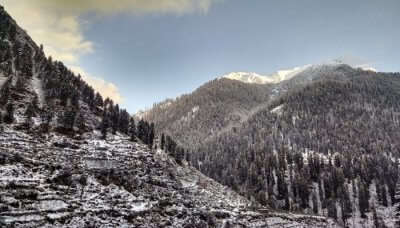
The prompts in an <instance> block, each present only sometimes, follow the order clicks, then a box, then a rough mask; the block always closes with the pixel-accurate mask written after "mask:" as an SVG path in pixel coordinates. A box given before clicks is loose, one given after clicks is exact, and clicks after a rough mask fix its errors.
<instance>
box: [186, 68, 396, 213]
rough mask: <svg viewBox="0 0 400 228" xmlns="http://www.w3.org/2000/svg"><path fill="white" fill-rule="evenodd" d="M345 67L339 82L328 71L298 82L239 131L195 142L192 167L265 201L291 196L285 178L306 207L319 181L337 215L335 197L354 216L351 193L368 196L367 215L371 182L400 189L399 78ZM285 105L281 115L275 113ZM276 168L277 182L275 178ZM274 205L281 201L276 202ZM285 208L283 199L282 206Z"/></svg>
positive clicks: (324, 198)
mask: <svg viewBox="0 0 400 228" xmlns="http://www.w3.org/2000/svg"><path fill="white" fill-rule="evenodd" d="M346 71H348V72H346V74H345V76H343V75H341V76H340V75H339V76H337V77H336V76H335V77H336V78H335V79H334V80H333V79H332V78H333V77H332V78H330V77H331V76H329V75H328V76H326V77H325V78H322V79H319V80H316V81H315V82H312V83H310V84H308V85H306V86H304V87H301V86H299V87H297V88H296V89H294V90H293V91H289V92H288V93H286V94H284V95H282V96H281V97H280V98H279V99H277V100H276V101H275V102H273V103H272V104H271V105H270V106H269V107H267V108H265V109H263V110H260V111H259V112H257V113H256V114H254V115H253V116H251V117H250V118H249V119H248V120H247V121H246V122H244V123H243V124H242V126H241V127H240V128H239V129H236V131H226V132H223V133H221V134H220V135H219V136H218V137H213V138H210V139H209V140H208V141H207V142H206V143H204V144H203V145H202V146H201V147H200V148H196V147H195V148H194V149H192V148H191V151H189V152H188V154H190V158H191V159H190V161H191V163H192V165H193V166H195V167H197V168H199V169H200V170H201V171H202V172H203V173H205V174H206V175H208V176H209V177H212V178H214V179H216V180H218V181H219V182H221V183H223V184H226V185H228V186H230V187H232V188H233V189H236V190H238V191H239V192H240V193H241V194H243V195H245V196H247V197H248V198H251V197H254V198H256V199H257V200H259V201H260V202H265V200H263V198H262V197H259V196H260V195H261V194H262V192H263V191H267V192H268V195H269V196H270V198H276V199H285V194H284V193H285V192H286V190H285V184H286V185H287V184H288V183H291V188H289V189H288V192H289V193H290V194H289V195H290V197H291V198H292V200H293V201H294V205H293V208H294V209H296V208H308V207H309V201H310V197H311V199H312V197H313V194H315V193H314V192H315V191H320V190H318V189H314V187H313V184H315V183H317V184H318V188H321V187H322V186H321V184H323V189H324V191H320V192H321V194H320V197H321V202H322V204H323V208H328V209H329V211H330V214H331V216H334V215H335V214H336V208H334V206H333V204H334V202H337V203H338V206H339V207H342V208H341V209H342V210H343V212H344V218H345V219H346V218H349V216H350V215H351V214H352V213H353V211H352V206H351V205H350V200H349V199H350V196H349V195H350V194H353V195H354V194H355V195H356V197H358V198H359V199H356V200H361V201H362V202H361V203H360V211H361V212H362V215H363V216H365V213H366V212H368V211H369V210H370V205H369V203H368V200H369V198H370V196H369V191H368V188H369V185H370V184H371V183H373V181H377V180H380V182H379V183H380V184H379V185H382V186H387V187H388V188H387V191H386V192H388V193H389V195H390V196H391V197H393V198H394V195H395V192H396V191H395V186H396V184H397V182H398V162H397V160H398V158H399V157H400V150H398V148H400V134H399V132H400V121H399V120H400V76H399V75H395V74H377V73H373V72H364V71H358V70H352V69H350V70H349V69H347V70H346ZM340 77H343V78H340ZM280 105H282V108H281V112H280V114H276V113H273V112H271V110H272V109H274V108H275V107H277V106H280ZM274 151H275V152H274ZM303 155H306V157H303ZM393 157H394V158H396V159H393ZM222 170H223V171H222ZM290 170H293V171H292V172H290ZM287 171H289V174H288V173H287ZM273 172H275V174H276V177H277V179H276V181H277V182H278V183H275V180H274V178H273V177H271V173H273ZM291 173H292V174H291ZM288 175H289V176H288ZM254 177H256V178H254ZM321 180H323V181H321ZM353 180H357V182H361V183H362V184H361V186H362V187H361V188H359V192H357V190H353V189H348V186H347V185H346V182H350V181H353ZM357 182H354V183H357ZM238 186H239V187H238ZM260 186H265V187H260ZM274 186H275V187H276V188H277V189H278V192H277V193H278V194H275V192H274ZM381 189H382V188H381ZM354 191H355V192H354ZM380 191H382V192H383V191H385V190H380ZM322 193H324V194H322ZM358 195H359V196H358ZM380 195H382V194H380ZM381 198H382V200H381V202H382V205H386V204H387V203H386V202H384V201H383V200H384V199H383V197H381ZM312 200H313V199H312ZM269 203H270V206H272V207H275V206H276V204H275V202H273V200H270V201H269ZM329 207H330V208H329ZM287 208H288V207H287V205H285V206H283V205H282V204H281V206H280V208H279V209H287ZM311 209H313V208H311ZM314 211H315V209H314ZM335 216H336V215H335Z"/></svg>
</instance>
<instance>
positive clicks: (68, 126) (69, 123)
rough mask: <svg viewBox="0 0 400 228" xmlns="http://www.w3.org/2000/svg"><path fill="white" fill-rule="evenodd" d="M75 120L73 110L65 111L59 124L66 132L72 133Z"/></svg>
mask: <svg viewBox="0 0 400 228" xmlns="http://www.w3.org/2000/svg"><path fill="white" fill-rule="evenodd" d="M75 118H76V111H75V110H67V111H64V113H63V116H62V120H61V124H62V126H63V127H64V129H65V130H67V131H73V128H74V124H75Z"/></svg>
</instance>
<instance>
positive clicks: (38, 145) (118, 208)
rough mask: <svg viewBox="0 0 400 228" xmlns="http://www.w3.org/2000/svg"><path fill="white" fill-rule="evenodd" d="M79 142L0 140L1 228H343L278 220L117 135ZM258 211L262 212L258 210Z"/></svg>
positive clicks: (6, 135)
mask: <svg viewBox="0 0 400 228" xmlns="http://www.w3.org/2000/svg"><path fill="white" fill-rule="evenodd" d="M99 137H100V133H98V132H97V133H96V132H95V133H86V134H84V135H83V136H82V139H81V140H73V139H70V138H68V137H65V136H62V135H59V134H54V133H52V134H49V135H47V136H46V137H44V138H41V137H35V136H32V135H28V134H24V133H22V132H19V131H14V130H12V129H10V128H8V127H5V129H3V131H2V133H0V193H1V194H0V196H1V197H0V226H2V227H3V226H5V227H154V228H156V227H171V228H172V227H198V228H204V227H265V226H268V227H293V226H296V227H338V226H337V225H335V224H334V222H333V221H332V220H329V219H326V218H324V217H318V216H308V215H295V214H285V213H276V212H273V211H270V210H266V209H265V208H264V209H263V208H258V207H254V206H253V207H249V205H250V202H249V201H247V200H246V199H245V198H242V197H241V196H239V195H237V194H236V193H234V192H233V191H231V190H230V189H229V188H226V187H224V186H222V185H220V184H217V183H216V182H215V181H213V180H211V179H209V178H207V177H205V176H203V175H202V174H200V172H198V171H197V170H195V169H193V168H191V167H189V166H186V165H183V166H179V165H177V164H176V163H175V162H174V160H173V159H171V158H169V157H168V156H167V155H166V154H165V153H164V152H163V151H161V150H157V151H151V150H150V149H148V147H147V146H145V145H142V144H138V143H132V142H130V141H129V137H126V136H123V135H116V136H113V137H109V138H108V139H107V140H100V139H99ZM257 208H258V209H257Z"/></svg>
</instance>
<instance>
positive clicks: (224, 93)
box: [136, 78, 271, 146]
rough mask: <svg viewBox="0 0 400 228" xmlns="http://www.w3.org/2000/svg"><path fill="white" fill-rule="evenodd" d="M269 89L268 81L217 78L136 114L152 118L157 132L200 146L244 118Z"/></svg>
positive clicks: (148, 118)
mask: <svg viewBox="0 0 400 228" xmlns="http://www.w3.org/2000/svg"><path fill="white" fill-rule="evenodd" d="M270 93H271V86H270V85H262V84H246V83H242V82H240V81H237V80H230V79H226V78H219V79H215V80H213V81H211V82H208V83H206V84H204V85H203V86H201V87H200V88H198V89H197V90H196V91H194V92H193V93H191V94H187V95H182V96H180V97H178V98H176V99H174V100H166V101H164V102H161V103H159V104H155V105H154V106H153V108H152V109H150V110H147V111H145V112H142V113H138V114H136V117H137V118H144V119H145V120H147V121H150V122H154V123H155V125H156V129H157V131H158V132H164V133H165V134H167V135H170V136H172V137H173V138H174V139H175V140H176V141H177V142H178V143H179V144H182V145H185V146H189V145H190V146H199V145H201V144H202V143H203V141H204V140H208V139H209V138H212V137H214V136H217V135H218V134H219V133H220V132H224V131H227V130H230V129H232V127H234V126H238V125H239V124H240V123H242V122H243V121H245V120H246V119H247V117H248V116H249V115H250V114H251V113H252V112H253V111H254V110H255V109H257V108H258V106H259V105H261V104H264V103H265V102H266V101H268V99H269V96H270Z"/></svg>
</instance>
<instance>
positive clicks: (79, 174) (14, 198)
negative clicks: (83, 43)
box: [0, 6, 340, 228]
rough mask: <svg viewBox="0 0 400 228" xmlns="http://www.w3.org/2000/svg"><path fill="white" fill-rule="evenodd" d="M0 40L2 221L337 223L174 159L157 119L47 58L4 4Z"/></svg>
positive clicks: (201, 227) (194, 227) (193, 226)
mask: <svg viewBox="0 0 400 228" xmlns="http://www.w3.org/2000/svg"><path fill="white" fill-rule="evenodd" d="M0 46H1V49H0V114H1V115H0V117H1V118H0V120H1V121H0V227H29V228H30V227H79V228H81V227H87V228H89V227H96V228H97V227H99V228H103V227H104V228H105V227H143V228H145V227H146V228H148V227H154V228H156V227H157V228H158V227H170V228H172V227H174V228H175V227H177V228H180V227H182V228H189V227H190V228H205V227H210V228H214V227H224V228H227V227H293V226H295V227H321V228H322V227H340V226H338V225H337V224H336V223H335V222H334V221H333V220H332V219H328V218H325V217H323V216H312V215H305V214H287V213H279V212H275V211H273V210H270V209H268V208H267V207H264V206H262V205H260V204H257V203H254V202H250V201H248V200H247V199H246V198H244V197H242V196H240V195H238V194H237V193H235V192H234V191H232V190H231V189H230V188H227V187H226V186H223V185H221V184H218V183H217V182H215V181H214V180H212V179H210V178H208V177H206V176H204V175H203V174H201V173H200V172H199V171H197V170H196V169H194V168H193V167H191V166H190V165H188V164H187V163H186V162H180V163H179V165H178V164H177V162H176V161H175V159H173V158H171V157H169V155H168V154H167V153H165V152H164V151H163V150H160V149H158V150H157V149H155V148H154V147H153V143H155V142H154V134H155V133H154V124H149V123H147V122H144V121H139V122H138V123H137V125H136V124H135V122H134V121H133V120H132V119H130V118H129V115H128V113H127V112H126V111H125V110H121V109H119V107H118V105H114V104H113V102H112V101H111V100H109V99H105V100H103V98H102V97H101V96H100V95H99V94H98V93H95V92H94V90H93V89H92V88H91V87H90V86H89V85H88V84H87V83H85V82H84V81H83V80H82V79H81V78H80V77H79V76H75V75H74V74H73V73H72V72H71V71H70V70H68V69H67V68H66V67H65V66H64V65H63V64H62V63H61V62H57V61H53V60H52V59H51V57H48V58H47V57H45V55H44V53H43V48H42V47H38V46H37V45H36V44H35V43H34V42H33V41H32V40H31V39H30V38H29V36H28V35H27V33H26V32H25V31H23V30H22V29H21V28H19V27H18V25H17V24H16V22H15V21H14V20H13V19H12V18H11V17H10V16H9V15H8V14H7V12H6V11H5V10H4V9H3V7H1V6H0ZM237 86H240V85H237ZM210 99H212V96H210ZM244 99H249V98H247V97H246V96H245V98H244ZM257 99H261V98H257ZM249 101H250V100H249ZM109 133H112V134H109Z"/></svg>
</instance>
